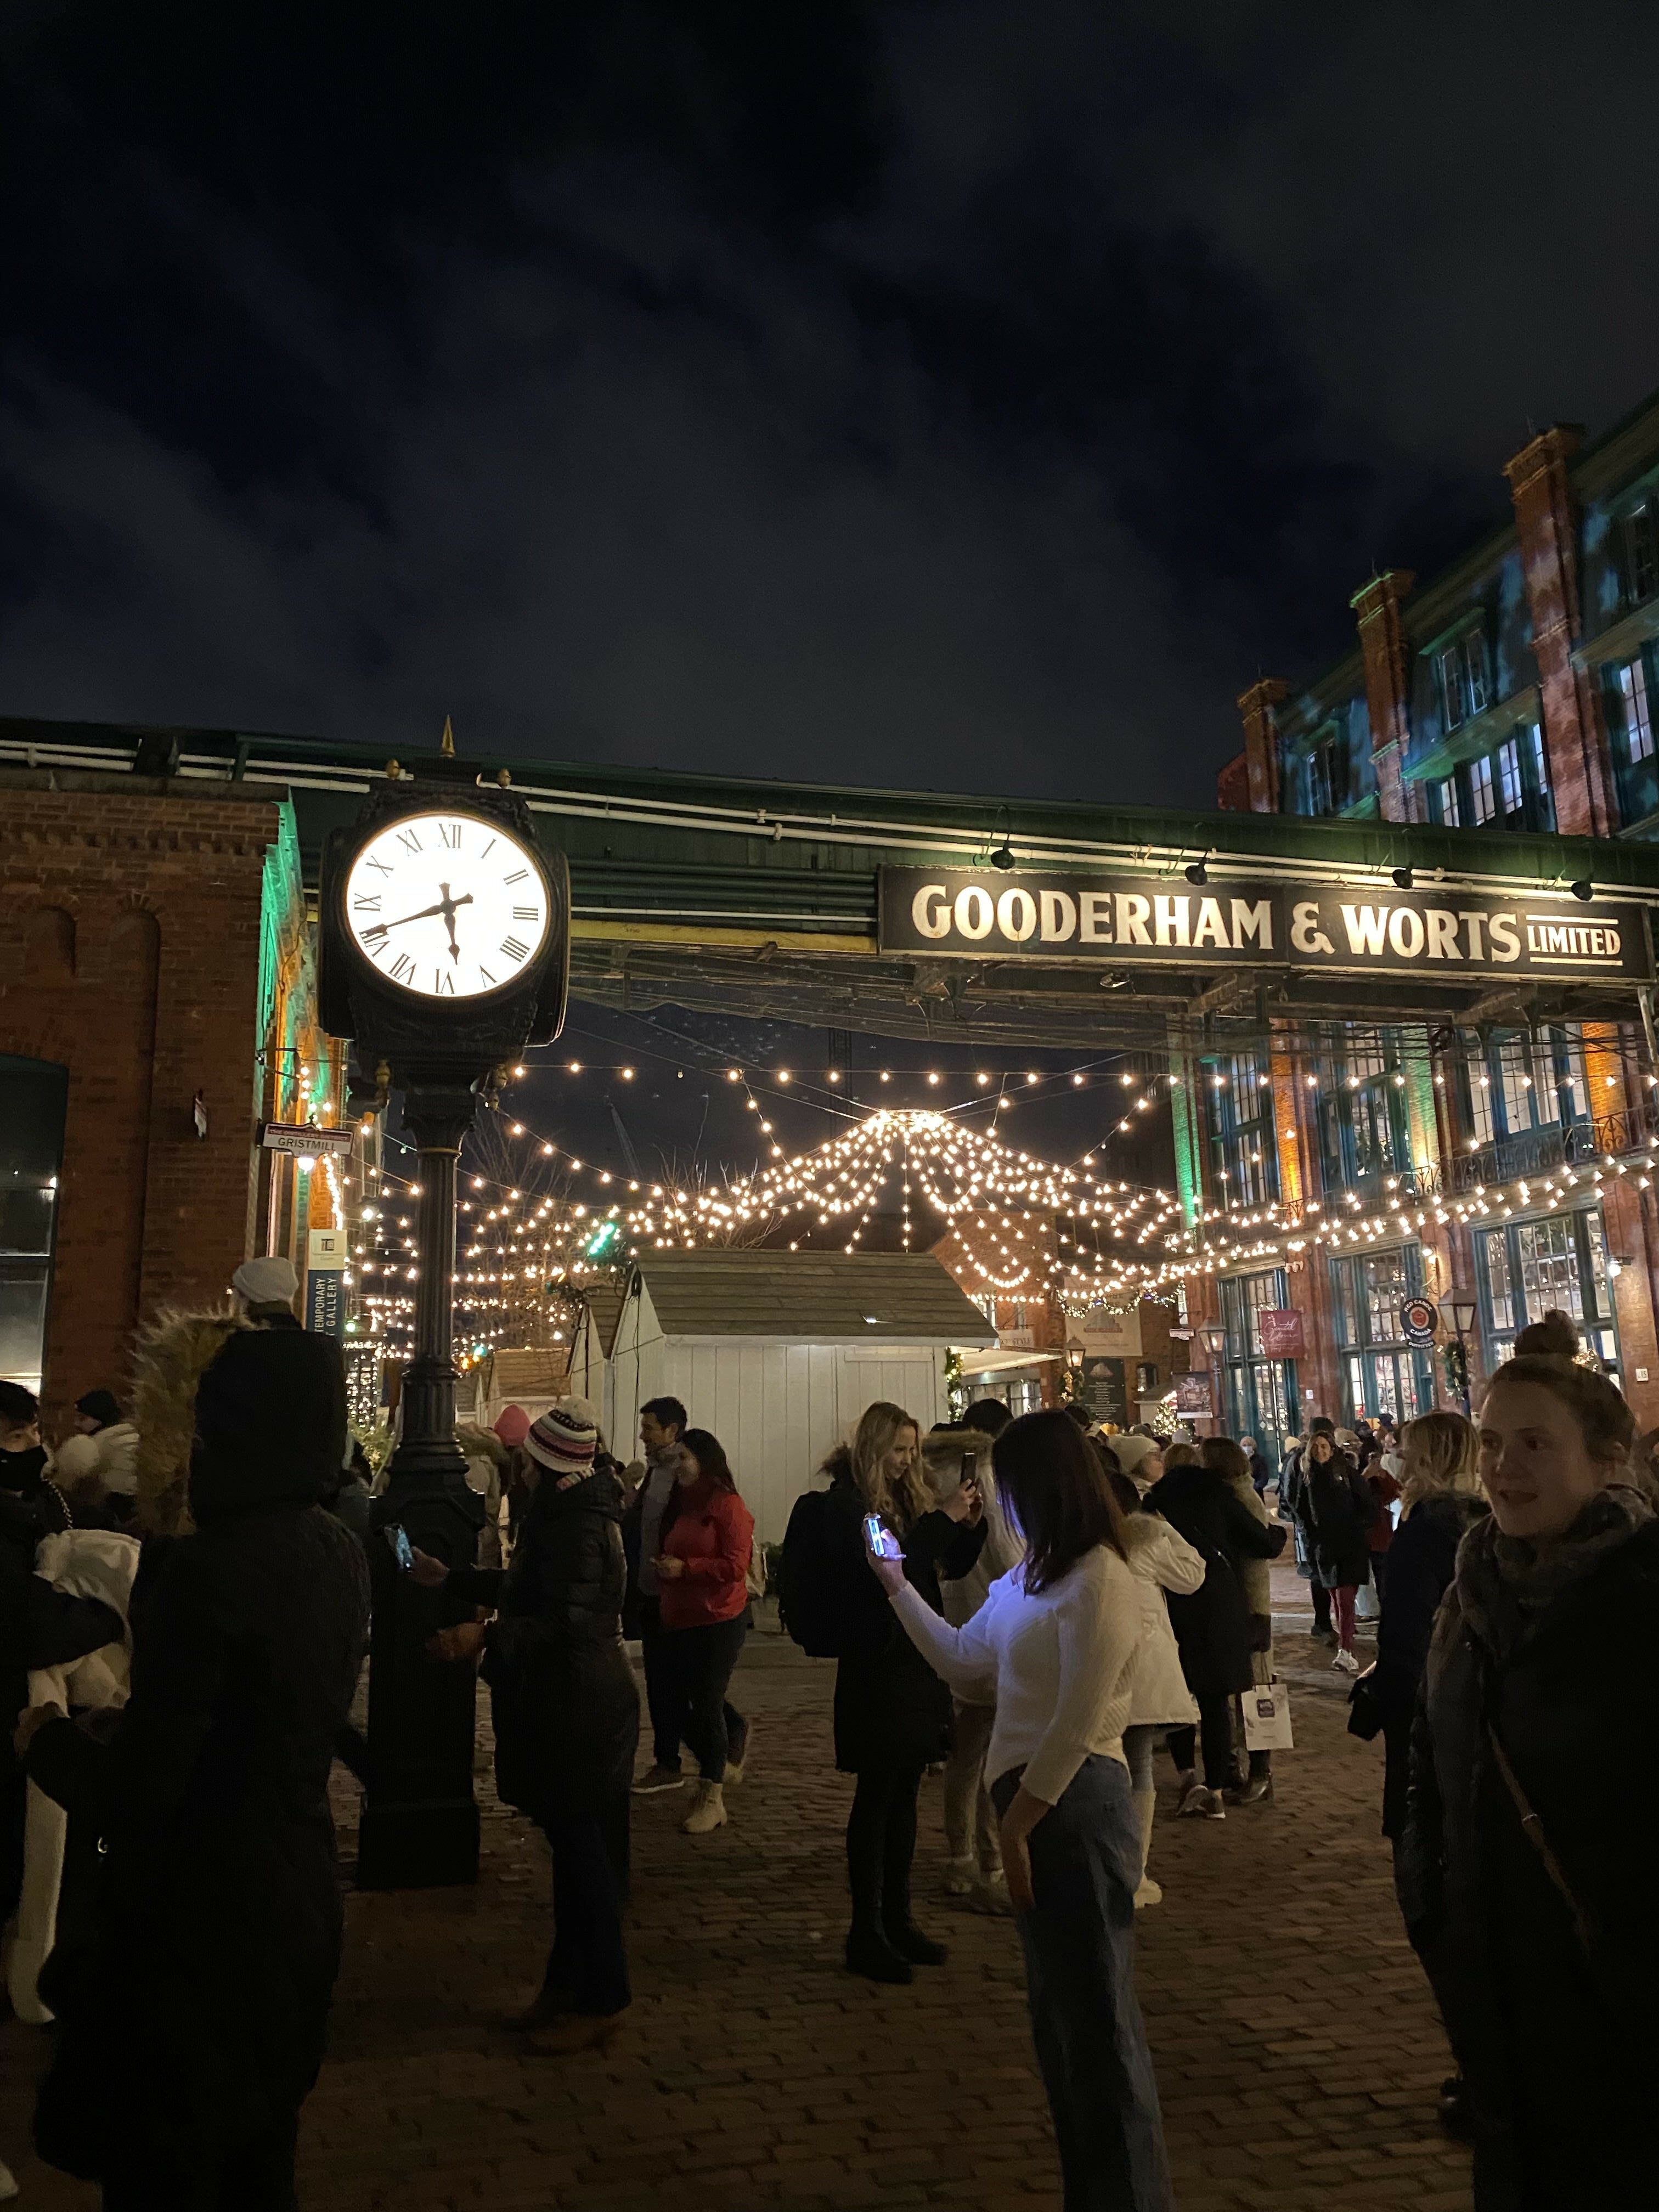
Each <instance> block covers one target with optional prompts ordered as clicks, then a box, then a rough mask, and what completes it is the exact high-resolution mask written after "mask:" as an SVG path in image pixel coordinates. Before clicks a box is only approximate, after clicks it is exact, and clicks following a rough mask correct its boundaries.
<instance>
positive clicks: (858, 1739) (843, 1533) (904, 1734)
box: [824, 1452, 985, 1774]
mask: <svg viewBox="0 0 1659 2212" xmlns="http://www.w3.org/2000/svg"><path fill="white" fill-rule="evenodd" d="M829 1471H830V1475H831V1482H830V1488H829V1510H828V1511H827V1512H826V1514H825V1516H824V1543H825V1547H826V1549H827V1550H828V1552H829V1558H830V1559H831V1560H832V1561H833V1566H832V1568H831V1570H830V1571H831V1573H832V1574H833V1576H834V1579H835V1586H836V1590H837V1592H838V1608H837V1609H838V1610H839V1611H840V1613H841V1614H842V1619H843V1620H844V1621H845V1622H846V1624H847V1626H846V1633H845V1640H844V1641H843V1643H842V1656H841V1658H839V1659H838V1660H837V1661H836V1765H837V1767H839V1768H840V1770H841V1771H842V1773H843V1774H861V1773H863V1772H865V1771H866V1769H879V1768H882V1767H916V1768H921V1767H924V1766H927V1765H930V1764H931V1763H932V1762H933V1760H934V1759H943V1758H944V1757H945V1753H947V1752H948V1751H949V1750H950V1748H951V1692H950V1691H949V1690H948V1689H947V1688H946V1687H945V1684H944V1683H943V1682H942V1681H941V1680H940V1679H939V1676H938V1675H937V1674H935V1673H934V1672H933V1668H931V1667H930V1666H929V1665H928V1664H927V1661H926V1660H925V1659H924V1658H923V1657H922V1656H921V1652H920V1651H918V1650H917V1649H916V1647H915V1644H912V1643H911V1641H910V1639H909V1638H908V1636H907V1635H906V1634H905V1633H904V1631H903V1630H902V1628H901V1627H900V1626H899V1624H898V1620H897V1618H896V1615H895V1613H894V1612H893V1608H892V1607H891V1606H890V1604H889V1603H888V1601H887V1594H886V1592H885V1591H884V1589H882V1586H881V1584H880V1583H878V1581H877V1580H876V1577H875V1576H874V1575H873V1574H872V1571H871V1568H870V1562H869V1560H868V1559H867V1558H866V1556H865V1550H864V1513H865V1506H864V1498H863V1496H862V1494H861V1492H860V1490H859V1488H858V1486H857V1484H856V1483H855V1481H854V1479H853V1471H852V1464H851V1462H850V1460H849V1458H848V1455H847V1454H846V1453H845V1452H839V1453H837V1454H836V1457H835V1458H834V1459H832V1460H831V1461H830V1462H829ZM900 1541H901V1542H902V1545H903V1547H904V1576H905V1580H906V1581H907V1582H908V1583H910V1584H911V1586H912V1588H914V1589H917V1590H920V1591H921V1595H922V1596H923V1597H924V1598H926V1600H927V1602H928V1604H929V1605H930V1606H932V1607H933V1611H934V1612H935V1613H943V1612H944V1609H945V1607H944V1603H943V1601H942V1600H941V1598H940V1595H939V1577H940V1576H941V1575H943V1576H944V1577H945V1579H946V1580H947V1581H950V1582H956V1581H959V1580H960V1579H961V1577H963V1575H965V1574H969V1573H970V1572H971V1571H972V1570H973V1568H974V1566H975V1563H976V1562H977V1560H978V1559H979V1555H980V1553H981V1550H982V1549H983V1548H984V1544H985V1523H984V1522H983V1521H980V1522H965V1521H953V1520H952V1519H951V1516H950V1515H949V1514H948V1513H940V1512H937V1511H936V1512H933V1513H924V1514H923V1515H922V1516H921V1518H920V1519H919V1520H916V1521H913V1522H911V1523H910V1525H909V1527H908V1528H906V1529H905V1530H904V1531H903V1532H902V1535H901V1538H900Z"/></svg>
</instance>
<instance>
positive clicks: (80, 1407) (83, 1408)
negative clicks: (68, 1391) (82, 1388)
mask: <svg viewBox="0 0 1659 2212" xmlns="http://www.w3.org/2000/svg"><path fill="white" fill-rule="evenodd" d="M75 1410H76V1413H84V1414H85V1415H86V1417H87V1419H88V1420H89V1421H96V1422H97V1424H98V1425H99V1427H100V1429H112V1428H113V1427H114V1426H115V1425H116V1423H117V1422H118V1420H119V1419H120V1418H121V1408H120V1407H119V1406H118V1404H117V1403H116V1401H115V1393H114V1392H113V1391H112V1390H88V1392H87V1394H86V1395H85V1397H84V1398H77V1399H76V1401H75Z"/></svg>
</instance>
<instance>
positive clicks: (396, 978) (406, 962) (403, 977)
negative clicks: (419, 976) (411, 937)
mask: <svg viewBox="0 0 1659 2212" xmlns="http://www.w3.org/2000/svg"><path fill="white" fill-rule="evenodd" d="M414 973H415V963H414V962H413V961H412V960H411V959H410V957H409V955H408V953H406V952H400V953H399V954H398V957H397V958H396V959H395V960H394V961H393V962H392V981H393V982H394V983H405V982H407V981H408V980H409V978H410V976H411V975H413V974H414Z"/></svg>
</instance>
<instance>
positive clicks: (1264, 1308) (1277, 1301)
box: [1219, 1267, 1301, 1460]
mask: <svg viewBox="0 0 1659 2212" xmlns="http://www.w3.org/2000/svg"><path fill="white" fill-rule="evenodd" d="M1219 1288H1220V1292H1221V1320H1222V1325H1223V1326H1224V1328H1225V1330H1226V1332H1227V1342H1226V1348H1225V1352H1224V1354H1223V1370H1224V1371H1223V1378H1222V1382H1223V1404H1222V1425H1223V1426H1224V1428H1225V1431H1226V1433H1227V1434H1228V1435H1229V1436H1232V1437H1255V1440H1256V1443H1257V1444H1258V1445H1259V1446H1260V1448H1261V1452H1262V1454H1263V1455H1264V1457H1267V1458H1268V1459H1270V1460H1273V1459H1277V1458H1278V1457H1279V1455H1281V1454H1282V1453H1283V1451H1284V1449H1285V1445H1286V1443H1288V1442H1289V1440H1290V1439H1291V1437H1293V1436H1295V1435H1297V1433H1298V1432H1299V1431H1300V1428H1301V1416H1300V1406H1301V1401H1300V1398H1299V1396H1298V1390H1297V1369H1296V1362H1295V1360H1294V1359H1286V1358H1273V1356H1272V1354H1271V1352H1269V1351H1268V1349H1267V1347H1266V1346H1264V1344H1263V1341H1262V1325H1261V1316H1262V1315H1263V1314H1264V1313H1272V1314H1273V1315H1275V1316H1278V1315H1282V1314H1283V1313H1284V1312H1285V1309H1286V1307H1287V1306H1288V1305H1289V1304H1290V1295H1289V1291H1288V1287H1287V1280H1286V1277H1285V1271H1284V1269H1283V1268H1282V1267H1268V1268H1265V1269H1263V1270H1262V1272H1261V1273H1259V1274H1254V1275H1229V1276H1224V1277H1223V1279H1222V1281H1221V1283H1220V1285H1219Z"/></svg>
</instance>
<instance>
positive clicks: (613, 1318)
mask: <svg viewBox="0 0 1659 2212" xmlns="http://www.w3.org/2000/svg"><path fill="white" fill-rule="evenodd" d="M582 1303H583V1304H584V1305H585V1306H586V1308H587V1310H588V1312H589V1314H590V1315H591V1316H592V1322H593V1334H594V1335H595V1336H596V1337H597V1338H598V1340H599V1350H600V1351H601V1352H603V1353H604V1355H605V1358H607V1359H609V1358H610V1357H611V1352H613V1351H614V1350H615V1349H616V1344H617V1322H619V1321H620V1320H621V1319H622V1310H623V1294H622V1292H621V1291H620V1290H619V1289H618V1288H617V1285H615V1284H614V1283H590V1284H589V1285H587V1286H586V1289H585V1290H584V1291H583V1292H582Z"/></svg>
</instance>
